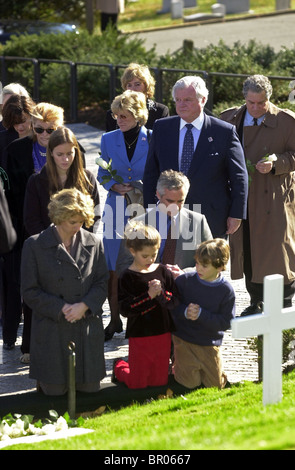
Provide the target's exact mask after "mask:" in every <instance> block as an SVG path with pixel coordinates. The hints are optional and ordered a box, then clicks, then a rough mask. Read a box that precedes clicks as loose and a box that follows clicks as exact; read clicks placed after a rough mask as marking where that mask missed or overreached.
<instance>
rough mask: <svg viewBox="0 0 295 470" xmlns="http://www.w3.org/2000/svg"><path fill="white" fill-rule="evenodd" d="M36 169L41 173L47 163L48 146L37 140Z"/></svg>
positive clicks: (34, 147) (35, 151) (35, 149)
mask: <svg viewBox="0 0 295 470" xmlns="http://www.w3.org/2000/svg"><path fill="white" fill-rule="evenodd" d="M33 161H34V170H35V172H36V173H40V171H41V170H42V168H43V166H44V165H45V163H46V147H43V146H42V145H40V144H39V143H38V142H37V141H36V142H34V144H33Z"/></svg>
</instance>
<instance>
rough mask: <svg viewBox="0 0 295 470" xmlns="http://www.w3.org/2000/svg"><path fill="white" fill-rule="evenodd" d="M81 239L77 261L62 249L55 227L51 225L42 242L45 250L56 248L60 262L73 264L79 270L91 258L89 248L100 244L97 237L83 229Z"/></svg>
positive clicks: (43, 233) (41, 238)
mask: <svg viewBox="0 0 295 470" xmlns="http://www.w3.org/2000/svg"><path fill="white" fill-rule="evenodd" d="M80 234H81V239H80V243H79V244H78V248H77V254H76V261H75V260H74V259H73V258H72V257H71V256H70V255H69V254H68V253H67V252H66V251H65V250H64V248H62V247H61V245H60V244H59V241H58V239H57V237H56V235H55V233H54V225H53V224H51V225H50V226H49V227H48V228H47V229H46V230H44V231H43V232H42V233H41V234H40V235H39V237H40V241H41V243H42V246H43V247H44V248H45V249H49V248H56V255H55V256H56V258H57V260H58V262H59V261H63V262H68V263H73V264H75V265H77V266H78V268H79V270H81V269H82V268H83V266H84V265H85V264H86V263H87V261H88V259H89V257H90V251H89V249H88V248H90V247H92V246H95V245H96V244H97V243H98V240H97V239H96V237H95V235H93V234H90V233H89V232H87V230H84V229H83V228H82V229H81V230H80Z"/></svg>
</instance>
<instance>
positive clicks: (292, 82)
mask: <svg viewBox="0 0 295 470" xmlns="http://www.w3.org/2000/svg"><path fill="white" fill-rule="evenodd" d="M289 88H291V89H293V88H295V80H292V81H291V82H289Z"/></svg>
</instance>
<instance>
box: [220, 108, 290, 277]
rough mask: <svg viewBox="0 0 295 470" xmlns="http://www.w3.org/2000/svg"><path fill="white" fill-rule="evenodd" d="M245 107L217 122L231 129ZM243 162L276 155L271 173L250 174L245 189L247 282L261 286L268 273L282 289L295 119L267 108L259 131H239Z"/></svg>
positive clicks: (239, 262)
mask: <svg viewBox="0 0 295 470" xmlns="http://www.w3.org/2000/svg"><path fill="white" fill-rule="evenodd" d="M244 111H245V105H244V106H242V107H241V108H232V109H229V110H226V111H224V112H223V113H222V115H221V119H223V120H225V121H228V122H230V123H232V124H234V125H236V127H237V129H238V128H239V124H240V122H241V120H242V116H243V114H244ZM243 136H244V141H243V146H244V151H245V157H246V159H248V160H250V162H251V163H253V164H256V163H257V162H258V161H259V160H260V159H261V158H263V157H264V156H265V155H266V154H272V153H275V154H276V155H277V161H276V162H275V173H272V172H271V173H268V174H266V175H263V174H261V173H259V172H258V171H257V170H255V171H254V172H253V173H252V174H251V177H252V181H251V183H250V185H249V196H248V218H249V225H250V240H251V258H252V271H253V276H252V282H255V283H263V278H264V277H265V276H266V275H270V274H282V275H283V276H284V281H285V283H286V284H288V283H290V282H292V281H294V279H295V173H294V170H295V114H294V113H292V112H291V111H288V110H282V109H279V108H277V107H276V106H274V105H273V104H272V103H270V108H269V111H268V112H267V113H266V115H265V118H264V120H263V122H262V124H261V125H260V126H249V127H244V131H243ZM230 246H231V274H232V279H240V278H242V277H243V230H242V226H241V227H240V228H239V230H238V231H237V232H236V233H235V234H234V235H232V236H231V237H230Z"/></svg>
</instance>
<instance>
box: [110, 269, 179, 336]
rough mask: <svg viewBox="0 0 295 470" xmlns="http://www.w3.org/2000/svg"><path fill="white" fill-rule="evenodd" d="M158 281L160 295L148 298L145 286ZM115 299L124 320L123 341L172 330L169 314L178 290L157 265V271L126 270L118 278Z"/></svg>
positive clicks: (171, 277) (176, 300) (164, 271)
mask: <svg viewBox="0 0 295 470" xmlns="http://www.w3.org/2000/svg"><path fill="white" fill-rule="evenodd" d="M152 279H158V280H160V281H161V285H162V293H161V294H160V295H159V296H156V297H155V298H154V299H151V298H150V296H149V294H148V289H149V286H148V283H149V281H151V280H152ZM118 300H119V308H120V314H121V315H122V316H123V317H127V318H128V320H127V327H126V338H130V337H143V336H156V335H161V334H164V333H168V332H171V331H173V330H174V324H173V320H172V317H171V313H170V311H171V310H172V309H173V308H174V307H175V306H176V305H177V303H178V299H177V289H176V286H175V282H174V279H173V276H172V274H171V272H170V271H168V269H167V268H166V267H165V266H163V265H162V264H159V266H158V267H157V269H156V270H155V271H152V272H148V273H141V272H136V271H132V270H131V269H126V270H125V271H124V272H123V273H122V274H121V276H120V278H119V283H118Z"/></svg>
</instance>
